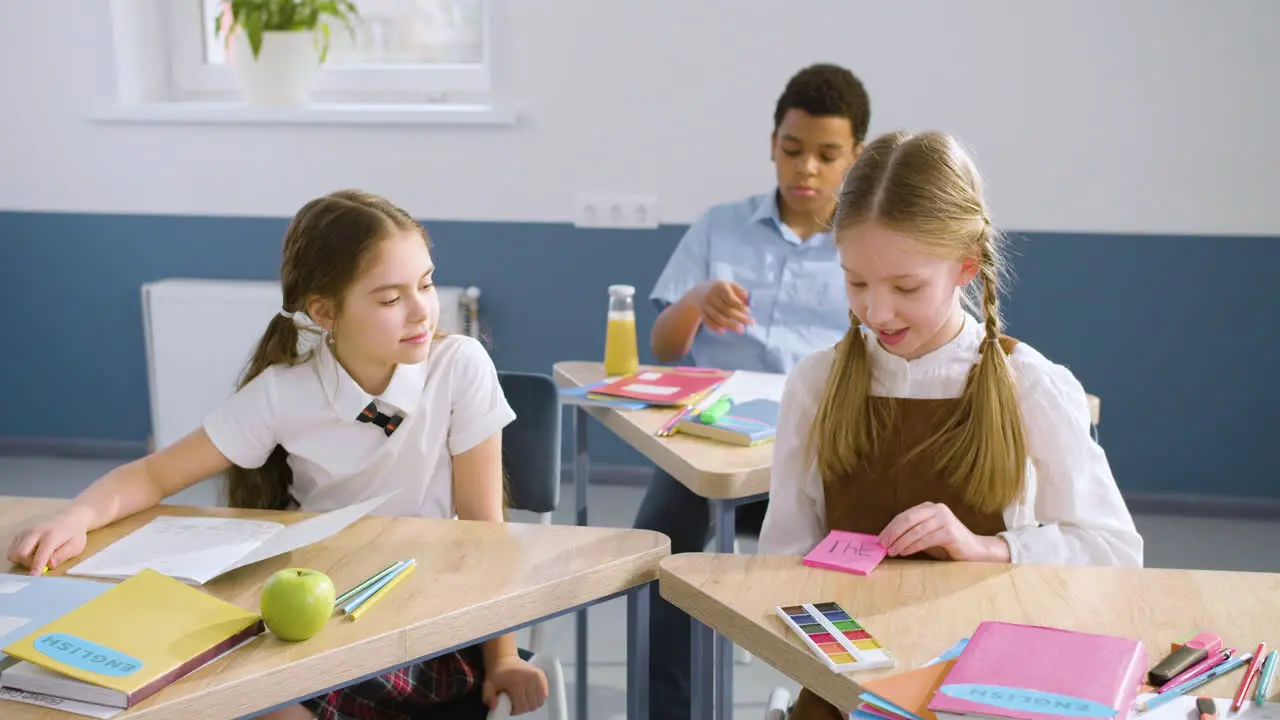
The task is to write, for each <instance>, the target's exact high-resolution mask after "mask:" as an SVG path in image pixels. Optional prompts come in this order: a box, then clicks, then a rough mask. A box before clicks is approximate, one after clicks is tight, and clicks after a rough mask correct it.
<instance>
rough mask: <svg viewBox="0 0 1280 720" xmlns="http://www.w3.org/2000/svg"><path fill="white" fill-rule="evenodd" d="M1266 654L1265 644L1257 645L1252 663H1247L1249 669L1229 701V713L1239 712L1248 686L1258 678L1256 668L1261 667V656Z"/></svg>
mask: <svg viewBox="0 0 1280 720" xmlns="http://www.w3.org/2000/svg"><path fill="white" fill-rule="evenodd" d="M1266 652H1267V644H1266V643H1265V642H1260V643H1258V649H1257V650H1254V651H1253V661H1252V662H1250V663H1249V669H1248V670H1246V671H1245V673H1244V679H1243V680H1241V681H1240V689H1239V690H1236V696H1235V697H1234V698H1232V699H1231V712H1240V707H1241V706H1242V705H1244V699H1245V697H1246V696H1247V695H1248V694H1249V686H1250V685H1252V684H1253V679H1254V678H1255V677H1257V676H1258V668H1260V667H1261V666H1262V660H1263V656H1264V655H1265V654H1266Z"/></svg>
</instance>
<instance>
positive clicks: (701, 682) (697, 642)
mask: <svg viewBox="0 0 1280 720" xmlns="http://www.w3.org/2000/svg"><path fill="white" fill-rule="evenodd" d="M689 622H691V623H693V627H692V628H691V630H692V632H691V633H690V636H691V637H692V638H693V642H692V647H690V649H689V661H690V665H689V667H690V668H691V669H692V672H691V673H690V675H691V677H690V678H689V684H690V685H692V687H691V688H690V689H691V690H692V692H691V693H690V699H691V700H692V701H693V705H692V707H691V708H690V715H689V717H691V718H693V720H707V718H710V717H712V715H713V710H712V708H713V707H714V704H715V685H716V669H715V665H714V662H715V659H714V654H713V653H712V650H713V649H714V648H715V639H716V634H715V632H714V631H712V629H711V626H710V625H703V624H702V623H701V622H699V621H698V619H697V618H695V617H692V616H691V617H690V618H689Z"/></svg>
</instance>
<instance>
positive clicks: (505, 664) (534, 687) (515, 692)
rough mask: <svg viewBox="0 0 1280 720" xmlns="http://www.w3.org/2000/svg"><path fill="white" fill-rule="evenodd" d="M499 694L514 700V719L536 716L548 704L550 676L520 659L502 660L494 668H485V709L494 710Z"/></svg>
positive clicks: (509, 656) (510, 657)
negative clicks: (515, 717)
mask: <svg viewBox="0 0 1280 720" xmlns="http://www.w3.org/2000/svg"><path fill="white" fill-rule="evenodd" d="M498 693H505V694H506V696H507V697H508V698H510V699H511V714H512V715H523V714H525V713H527V712H533V711H534V710H537V709H538V708H540V707H542V704H543V703H545V702H546V701H547V676H546V675H545V674H544V673H543V672H542V671H541V670H539V669H538V668H536V667H534V666H532V665H530V664H529V663H527V662H525V661H524V660H523V659H522V658H521V657H520V656H519V655H507V656H505V657H501V658H498V660H497V661H496V662H495V663H494V664H493V666H492V667H488V668H485V678H484V684H483V685H482V686H481V689H480V697H481V699H482V700H484V704H485V707H487V708H489V709H490V710H492V709H493V706H494V703H495V702H497V699H498Z"/></svg>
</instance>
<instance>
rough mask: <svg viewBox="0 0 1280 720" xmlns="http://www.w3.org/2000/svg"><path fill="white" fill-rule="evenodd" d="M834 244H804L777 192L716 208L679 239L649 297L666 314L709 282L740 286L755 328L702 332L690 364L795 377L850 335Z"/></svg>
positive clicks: (816, 238) (823, 240)
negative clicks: (801, 365)
mask: <svg viewBox="0 0 1280 720" xmlns="http://www.w3.org/2000/svg"><path fill="white" fill-rule="evenodd" d="M834 240H835V239H834V237H833V236H832V234H831V233H829V232H824V233H818V234H815V235H813V236H812V237H810V238H809V239H808V240H807V241H804V240H801V239H800V237H799V236H798V235H796V234H795V232H794V231H793V230H792V229H791V228H790V227H788V226H787V225H786V224H784V223H783V222H782V218H781V216H780V215H779V214H778V202H777V195H776V194H775V193H769V194H767V195H756V196H753V197H749V198H746V199H745V200H741V201H739V202H734V203H725V204H723V205H717V206H715V207H713V208H711V209H710V210H708V211H707V212H706V214H704V215H703V216H702V217H701V218H699V219H698V221H697V222H695V223H694V224H693V225H692V226H690V228H689V231H688V232H687V233H685V236H684V237H683V238H681V240H680V244H679V245H677V246H676V250H675V252H674V253H672V255H671V259H670V260H668V261H667V266H666V268H665V269H663V271H662V275H661V276H659V277H658V282H657V283H656V284H655V285H654V288H653V292H652V293H651V294H650V296H649V297H650V298H651V299H652V300H653V301H654V303H655V304H656V305H657V307H658V309H659V311H661V310H662V309H663V308H665V307H666V306H667V305H669V304H671V303H674V302H676V301H677V300H679V299H680V297H681V296H683V295H684V294H685V293H686V292H688V291H689V290H690V289H692V288H693V287H694V286H695V285H697V284H698V283H701V282H705V281H707V280H729V281H731V282H735V283H737V284H739V285H741V286H742V287H743V288H745V289H746V291H747V293H748V300H747V303H748V305H749V306H750V310H751V317H752V318H753V319H754V320H755V324H754V325H751V326H748V327H747V329H746V331H745V332H743V333H742V334H741V335H739V334H738V333H737V332H735V331H732V330H726V331H725V332H724V333H715V332H711V331H709V330H706V329H703V330H699V331H698V335H697V337H695V338H694V341H693V348H692V349H691V350H690V355H691V356H692V359H693V363H694V364H695V365H698V366H700V367H715V368H721V369H725V370H754V371H760V372H779V373H786V372H790V370H791V368H792V367H793V366H794V365H795V364H796V362H797V361H799V360H800V359H801V358H803V357H805V356H806V355H809V354H811V353H814V352H816V351H818V350H820V349H823V348H826V347H830V346H832V345H834V344H835V343H836V342H837V341H838V340H839V339H840V338H841V337H843V336H844V334H845V332H846V331H847V330H848V329H849V302H848V299H847V296H846V295H845V291H844V282H845V280H844V272H843V271H842V270H841V269H840V261H839V259H838V258H837V257H836V248H835V241H834Z"/></svg>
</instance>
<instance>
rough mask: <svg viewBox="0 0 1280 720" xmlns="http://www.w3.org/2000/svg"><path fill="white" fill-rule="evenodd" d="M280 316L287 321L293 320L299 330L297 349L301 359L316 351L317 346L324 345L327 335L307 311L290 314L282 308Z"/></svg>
mask: <svg viewBox="0 0 1280 720" xmlns="http://www.w3.org/2000/svg"><path fill="white" fill-rule="evenodd" d="M278 314H279V315H280V317H282V318H285V319H286V320H292V321H293V326H294V327H295V328H297V330H298V346H297V347H298V356H299V357H304V356H306V354H307V353H309V352H311V351H312V350H315V348H316V346H317V345H321V344H323V342H324V335H325V331H324V329H323V328H321V327H320V326H319V325H317V324H316V321H315V320H312V319H311V316H310V315H308V314H307V313H306V312H305V311H302V310H296V311H294V312H289V311H288V310H285V309H284V308H281V309H280V311H279V313H278Z"/></svg>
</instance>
